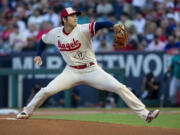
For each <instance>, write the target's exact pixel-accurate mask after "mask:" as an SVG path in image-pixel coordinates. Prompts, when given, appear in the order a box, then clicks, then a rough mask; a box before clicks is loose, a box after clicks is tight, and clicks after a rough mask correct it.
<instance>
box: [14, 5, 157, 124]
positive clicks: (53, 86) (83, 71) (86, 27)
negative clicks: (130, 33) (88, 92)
mask: <svg viewBox="0 0 180 135" xmlns="http://www.w3.org/2000/svg"><path fill="white" fill-rule="evenodd" d="M80 14H81V12H79V11H75V10H74V9H73V8H71V7H70V8H65V9H64V10H63V11H62V12H61V20H62V25H63V26H62V27H57V28H54V29H52V30H51V31H50V32H48V33H47V34H44V35H43V36H42V38H41V40H40V42H39V44H38V48H37V56H36V57H35V58H34V61H35V63H36V64H37V65H39V66H40V65H41V64H42V59H41V53H42V52H43V50H44V48H45V46H46V45H47V44H52V45H56V47H57V48H58V49H59V52H60V53H61V55H62V57H63V59H64V60H65V62H66V63H67V65H66V67H65V69H64V70H63V71H62V73H61V74H59V75H58V76H57V77H56V78H55V79H54V80H52V81H51V82H50V83H49V84H48V85H47V86H46V87H44V88H41V90H40V91H39V92H38V93H37V94H36V95H35V96H34V98H33V99H32V100H31V102H30V103H29V104H28V105H27V106H25V107H24V109H23V110H22V112H20V113H19V114H18V115H17V119H28V118H29V117H30V116H31V115H32V113H33V111H34V110H35V109H37V108H38V107H39V106H40V105H41V104H42V103H43V102H44V101H45V100H46V99H47V98H48V97H49V96H52V95H54V94H56V93H58V92H60V91H63V90H66V89H70V88H72V87H74V86H77V85H79V84H87V85H90V86H92V87H95V88H97V89H99V90H105V91H109V92H114V93H116V94H118V95H119V96H120V97H121V98H122V99H123V100H124V101H125V102H126V104H127V105H128V106H129V107H130V108H131V109H132V110H133V111H134V112H136V113H137V114H138V115H139V116H140V117H141V118H143V119H144V120H145V121H147V122H148V123H149V122H151V121H152V120H153V119H154V118H156V117H157V116H158V115H159V112H160V110H158V109H157V110H153V111H149V110H147V108H146V107H145V105H144V104H143V103H142V102H141V101H140V100H139V99H138V98H137V97H136V96H135V95H134V94H133V93H132V92H131V91H130V90H129V89H128V88H127V87H126V86H125V85H123V84H122V83H120V82H118V81H117V80H116V79H115V78H114V77H113V76H111V75H110V74H108V73H106V72H105V71H104V70H103V69H102V68H101V67H100V66H98V64H97V61H96V58H95V53H94V50H93V46H92V38H93V36H94V35H95V33H96V32H97V31H98V30H100V29H102V28H114V29H116V27H119V25H118V24H113V23H111V22H92V23H89V24H82V25H80V24H77V22H78V20H77V16H78V15H80ZM121 34H123V33H121Z"/></svg>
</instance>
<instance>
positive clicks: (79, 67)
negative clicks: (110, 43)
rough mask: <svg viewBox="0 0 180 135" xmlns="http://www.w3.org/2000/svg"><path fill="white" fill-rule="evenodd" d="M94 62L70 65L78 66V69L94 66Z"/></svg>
mask: <svg viewBox="0 0 180 135" xmlns="http://www.w3.org/2000/svg"><path fill="white" fill-rule="evenodd" d="M94 64H95V63H94V62H90V63H88V64H84V65H79V66H71V65H70V67H72V68H76V69H84V68H87V67H90V66H92V65H94Z"/></svg>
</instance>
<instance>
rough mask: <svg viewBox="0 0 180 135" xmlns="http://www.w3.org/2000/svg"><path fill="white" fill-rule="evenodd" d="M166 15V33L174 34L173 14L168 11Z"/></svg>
mask: <svg viewBox="0 0 180 135" xmlns="http://www.w3.org/2000/svg"><path fill="white" fill-rule="evenodd" d="M166 17H167V19H168V27H167V34H168V36H169V35H172V34H174V30H175V29H176V27H177V25H176V22H175V20H174V16H173V14H171V13H168V14H167V16H166Z"/></svg>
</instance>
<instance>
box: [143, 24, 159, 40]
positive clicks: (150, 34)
mask: <svg viewBox="0 0 180 135" xmlns="http://www.w3.org/2000/svg"><path fill="white" fill-rule="evenodd" d="M156 30H157V25H156V23H154V22H151V21H146V25H145V30H144V34H145V39H146V40H147V42H148V43H150V42H151V41H152V40H153V39H154V34H155V32H156Z"/></svg>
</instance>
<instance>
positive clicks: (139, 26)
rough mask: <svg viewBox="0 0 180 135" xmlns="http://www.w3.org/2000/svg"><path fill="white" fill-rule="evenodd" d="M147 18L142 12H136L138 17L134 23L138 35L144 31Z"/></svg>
mask: <svg viewBox="0 0 180 135" xmlns="http://www.w3.org/2000/svg"><path fill="white" fill-rule="evenodd" d="M145 24H146V20H145V19H144V18H143V16H142V14H141V13H139V12H138V13H136V18H135V19H134V20H133V25H134V27H135V28H136V31H137V33H138V35H142V34H143V33H144V28H145Z"/></svg>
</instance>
